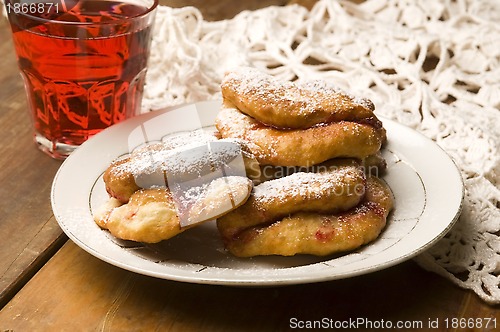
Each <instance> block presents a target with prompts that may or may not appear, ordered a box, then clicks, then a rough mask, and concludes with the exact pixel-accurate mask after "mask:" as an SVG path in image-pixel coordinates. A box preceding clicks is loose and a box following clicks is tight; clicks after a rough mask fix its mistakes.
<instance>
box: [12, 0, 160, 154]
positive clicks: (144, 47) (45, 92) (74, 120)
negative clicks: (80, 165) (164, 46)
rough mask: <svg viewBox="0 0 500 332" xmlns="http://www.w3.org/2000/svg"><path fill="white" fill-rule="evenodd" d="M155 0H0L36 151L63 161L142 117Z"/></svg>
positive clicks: (156, 0)
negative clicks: (100, 135) (113, 129)
mask: <svg viewBox="0 0 500 332" xmlns="http://www.w3.org/2000/svg"><path fill="white" fill-rule="evenodd" d="M157 6H158V0H116V1H114V0H40V1H37V0H5V9H6V11H7V15H8V17H9V22H10V25H11V28H12V36H13V41H14V46H15V50H16V54H17V59H18V64H19V68H20V71H21V76H22V78H23V80H24V84H25V88H26V94H27V98H28V108H29V111H30V114H31V119H32V123H33V127H34V140H35V142H36V144H37V145H38V147H39V148H40V149H41V150H42V151H44V152H46V153H47V154H49V155H50V156H52V157H54V158H58V159H64V158H66V157H67V156H68V155H69V154H70V153H71V152H72V151H73V150H75V149H76V148H77V147H78V146H79V145H81V144H82V143H83V142H84V141H86V140H87V139H88V138H89V137H91V136H92V135H94V134H96V133H98V132H100V131H101V130H103V129H104V128H106V127H108V126H110V125H112V124H114V123H117V122H120V121H122V120H124V119H127V118H130V117H132V116H134V115H136V114H137V113H139V112H140V107H141V100H142V94H143V89H144V81H145V75H146V69H147V60H148V56H149V50H150V43H151V31H152V27H153V24H154V17H155V12H156V8H157Z"/></svg>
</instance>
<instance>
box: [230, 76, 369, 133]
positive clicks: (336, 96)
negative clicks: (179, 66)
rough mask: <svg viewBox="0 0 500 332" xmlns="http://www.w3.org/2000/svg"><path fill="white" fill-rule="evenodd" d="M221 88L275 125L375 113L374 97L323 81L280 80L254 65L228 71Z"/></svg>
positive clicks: (245, 108) (254, 114)
mask: <svg viewBox="0 0 500 332" xmlns="http://www.w3.org/2000/svg"><path fill="white" fill-rule="evenodd" d="M221 90H222V96H223V98H224V99H226V100H228V101H229V102H231V103H232V104H233V105H235V106H236V107H237V108H238V109H239V110H240V111H241V112H243V113H245V114H247V115H249V116H251V117H253V118H255V119H256V120H258V121H260V122H262V123H265V124H268V125H270V126H273V127H276V128H286V129H290V128H294V129H299V128H301V129H305V128H310V127H313V126H315V125H318V124H321V123H329V122H338V121H357V120H360V119H366V118H371V117H374V114H373V109H374V106H373V103H372V102H371V101H369V100H367V99H359V98H358V99H357V98H355V97H353V96H349V95H348V94H347V93H345V92H343V91H341V90H340V89H338V88H336V87H333V86H331V85H328V84H327V83H326V82H324V81H309V82H305V83H293V82H289V81H280V80H278V79H276V78H274V77H273V76H271V75H267V74H264V73H262V72H260V71H258V70H256V69H253V68H246V67H242V68H239V69H235V70H233V71H230V72H228V73H226V75H225V76H224V78H223V81H222V84H221Z"/></svg>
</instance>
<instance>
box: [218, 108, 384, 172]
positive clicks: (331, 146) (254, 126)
mask: <svg viewBox="0 0 500 332" xmlns="http://www.w3.org/2000/svg"><path fill="white" fill-rule="evenodd" d="M215 125H216V128H217V130H218V131H219V132H220V133H221V135H222V137H225V138H237V139H240V140H243V141H246V142H247V146H248V148H249V149H250V151H251V152H252V154H253V155H254V156H255V157H256V158H257V161H258V162H259V163H260V164H263V165H277V166H305V167H308V166H311V165H315V164H319V163H321V162H324V161H326V160H329V159H332V158H339V157H353V158H358V159H364V158H365V157H367V156H369V155H372V154H375V153H377V152H378V151H379V150H380V147H381V146H382V143H383V142H384V141H385V137H386V136H385V130H384V129H383V127H382V126H378V125H375V126H374V125H371V124H365V123H357V122H349V121H339V122H331V123H327V124H323V125H318V126H314V127H311V128H307V129H290V130H279V129H276V128H273V127H271V126H267V125H263V124H262V123H261V122H259V121H257V120H255V119H254V118H252V117H250V116H248V115H245V114H243V113H241V112H240V111H239V110H238V109H236V108H235V107H234V106H233V105H230V104H229V103H227V102H225V103H224V105H223V106H222V108H221V110H220V112H219V113H218V115H217V118H216V120H215Z"/></svg>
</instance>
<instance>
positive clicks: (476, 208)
mask: <svg viewBox="0 0 500 332" xmlns="http://www.w3.org/2000/svg"><path fill="white" fill-rule="evenodd" d="M498 22H500V1H497V0H489V1H488V0H483V1H477V0H441V1H437V0H416V1H413V0H412V1H410V0H368V1H365V2H363V3H362V4H360V5H356V4H353V3H351V2H348V1H334V0H322V1H319V2H318V3H317V4H316V5H315V6H314V8H313V9H312V10H311V11H308V10H306V9H305V8H303V7H300V6H285V7H268V8H265V9H262V10H258V11H253V12H250V11H246V12H242V13H240V14H239V15H237V16H236V17H234V18H233V19H231V20H225V21H218V22H208V21H205V20H204V19H203V17H202V15H201V13H200V12H199V11H198V10H197V9H195V8H191V7H187V8H182V9H172V8H168V7H160V9H159V12H158V16H157V21H156V27H155V28H156V31H155V35H154V39H153V45H152V54H151V59H150V69H149V72H148V76H147V82H146V84H147V87H146V89H145V99H144V110H145V111H146V110H149V109H157V108H161V107H165V106H171V105H175V104H181V103H186V102H193V101H200V100H208V99H215V98H220V88H219V84H220V81H221V78H222V75H223V73H224V72H225V71H226V70H227V69H228V68H231V67H234V66H238V65H249V66H254V67H257V68H260V69H262V70H264V71H267V72H269V73H271V74H273V75H276V76H278V77H281V78H284V79H290V80H292V79H297V78H298V79H303V78H324V79H329V80H333V81H334V82H336V84H337V85H339V86H340V87H341V88H344V89H345V90H348V91H351V92H352V93H353V94H357V95H360V96H364V97H368V98H370V99H371V100H372V101H373V102H374V103H375V105H376V112H377V113H378V114H380V115H384V116H386V117H389V118H391V119H394V120H396V121H398V122H400V123H402V124H405V125H407V126H410V127H412V128H414V129H416V130H418V131H419V132H421V133H423V134H424V135H426V136H428V137H430V138H432V139H433V140H434V141H435V142H436V143H437V144H439V145H440V146H441V147H442V148H443V149H444V150H446V151H447V152H448V154H449V155H450V156H451V157H452V158H453V159H454V160H455V162H456V163H457V165H458V166H459V168H460V170H461V172H462V175H463V180H464V183H465V187H466V189H465V190H466V194H465V202H464V207H463V213H462V215H461V217H460V219H459V221H458V222H457V223H456V226H455V227H454V228H453V229H452V230H451V231H450V232H449V234H448V235H447V236H445V238H443V239H442V240H441V241H440V242H438V244H437V245H435V246H434V247H432V248H431V249H429V250H427V251H426V252H425V253H423V254H421V255H420V256H418V257H417V258H416V261H417V262H418V264H420V265H421V266H422V267H424V268H425V269H428V270H431V271H434V272H437V273H438V274H440V275H442V276H445V277H447V278H448V279H450V280H452V281H453V282H455V283H456V284H458V285H460V286H462V287H464V288H468V289H472V290H474V291H475V292H476V293H477V294H478V295H479V296H480V297H481V298H482V299H484V300H485V301H487V302H489V303H500V288H499V283H500V203H499V201H500V190H499V182H500V124H499V123H500V111H499V109H498V108H499V105H500V67H499V60H500V47H499V46H500V24H499V23H498Z"/></svg>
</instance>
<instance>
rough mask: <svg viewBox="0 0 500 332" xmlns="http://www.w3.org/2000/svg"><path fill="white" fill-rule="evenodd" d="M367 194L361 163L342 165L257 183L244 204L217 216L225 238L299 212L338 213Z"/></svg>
mask: <svg viewBox="0 0 500 332" xmlns="http://www.w3.org/2000/svg"><path fill="white" fill-rule="evenodd" d="M364 194H365V174H364V172H363V170H362V168H361V167H357V166H355V165H352V166H339V167H335V168H334V167H332V168H329V169H324V170H323V171H322V172H319V173H310V172H296V173H293V174H291V175H288V176H285V177H282V178H278V179H275V180H270V181H266V182H263V183H261V184H259V185H257V186H255V187H254V189H253V191H252V194H251V196H250V198H249V199H248V200H247V201H246V203H245V204H244V205H242V206H241V207H240V208H237V209H235V210H233V211H231V212H229V213H227V214H226V215H224V216H223V217H221V218H219V219H218V220H217V227H218V229H219V232H220V233H221V235H222V237H223V238H224V239H231V238H233V237H234V236H235V235H236V234H238V233H240V232H241V231H242V230H245V229H247V228H249V227H253V226H256V225H262V224H269V223H272V222H275V221H277V220H279V219H282V218H284V217H286V216H288V215H291V214H294V213H297V212H318V213H335V212H339V211H346V210H349V209H350V208H352V207H354V206H355V205H357V204H358V203H359V202H360V201H361V199H362V198H363V196H364Z"/></svg>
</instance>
